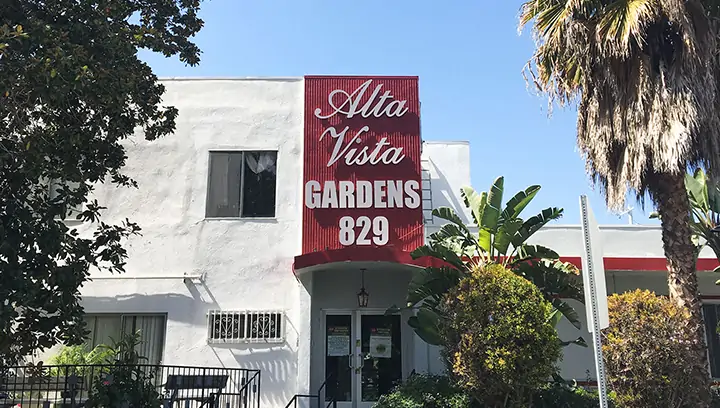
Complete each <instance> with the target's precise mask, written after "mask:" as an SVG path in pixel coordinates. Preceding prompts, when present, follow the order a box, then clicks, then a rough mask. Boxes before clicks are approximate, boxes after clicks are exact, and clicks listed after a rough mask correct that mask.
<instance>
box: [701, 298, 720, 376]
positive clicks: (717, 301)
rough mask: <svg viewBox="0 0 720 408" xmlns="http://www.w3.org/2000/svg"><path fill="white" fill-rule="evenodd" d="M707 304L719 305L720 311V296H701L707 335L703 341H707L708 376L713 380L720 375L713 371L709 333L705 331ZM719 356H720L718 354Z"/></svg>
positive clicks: (702, 313) (719, 316)
mask: <svg viewBox="0 0 720 408" xmlns="http://www.w3.org/2000/svg"><path fill="white" fill-rule="evenodd" d="M705 306H715V307H718V308H719V310H718V311H719V312H720V297H717V296H712V297H710V298H702V297H701V299H700V313H701V316H702V318H703V325H702V326H703V332H704V333H705V336H703V341H704V342H705V350H706V351H705V353H706V358H707V363H708V377H709V378H710V379H711V380H720V377H713V373H712V356H711V355H710V347H709V345H708V339H707V338H708V334H707V332H705V331H706V329H707V328H706V327H705V326H706V325H705ZM718 322H719V323H720V313H719V314H718ZM718 335H720V334H718ZM717 357H718V358H720V356H717ZM719 374H720V373H719Z"/></svg>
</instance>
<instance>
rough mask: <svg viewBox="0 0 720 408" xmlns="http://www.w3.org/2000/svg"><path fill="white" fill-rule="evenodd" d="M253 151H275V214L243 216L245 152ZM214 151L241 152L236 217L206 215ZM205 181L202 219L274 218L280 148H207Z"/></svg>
mask: <svg viewBox="0 0 720 408" xmlns="http://www.w3.org/2000/svg"><path fill="white" fill-rule="evenodd" d="M254 152H262V153H267V152H273V153H275V211H274V213H275V215H274V216H272V217H268V216H263V217H249V216H243V215H242V211H243V200H244V198H245V153H254ZM214 153H228V154H233V153H235V154H237V153H240V154H242V163H243V165H242V167H241V168H240V197H239V202H238V209H239V211H238V216H237V217H227V216H225V217H209V216H208V208H210V197H211V194H210V180H211V178H212V174H211V166H212V155H213V154H214ZM207 159H208V160H207V182H206V184H205V216H204V219H206V220H219V221H222V220H275V219H277V213H278V205H277V203H278V186H279V183H278V178H279V174H280V166H279V162H280V160H279V159H280V149H279V148H243V149H209V150H208V155H207Z"/></svg>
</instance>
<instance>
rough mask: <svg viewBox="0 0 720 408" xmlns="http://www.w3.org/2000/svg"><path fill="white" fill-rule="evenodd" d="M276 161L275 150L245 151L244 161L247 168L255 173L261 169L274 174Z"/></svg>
mask: <svg viewBox="0 0 720 408" xmlns="http://www.w3.org/2000/svg"><path fill="white" fill-rule="evenodd" d="M276 161H277V153H276V152H248V153H245V163H247V165H248V168H249V169H250V171H252V172H253V173H255V174H260V173H261V172H263V171H267V172H270V173H272V174H275V171H276V170H275V162H276Z"/></svg>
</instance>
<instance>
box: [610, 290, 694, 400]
mask: <svg viewBox="0 0 720 408" xmlns="http://www.w3.org/2000/svg"><path fill="white" fill-rule="evenodd" d="M608 310H609V314H610V327H609V328H607V329H606V330H604V333H603V354H604V360H605V370H606V372H607V378H608V381H609V383H610V388H611V389H613V390H614V391H615V393H616V404H617V406H618V408H651V407H662V408H685V407H688V408H689V407H698V406H703V404H702V399H704V396H707V389H706V388H705V387H706V384H705V383H704V382H702V381H699V380H698V379H697V376H693V372H694V370H697V369H698V367H693V366H692V364H691V363H690V362H692V361H694V356H695V353H696V351H695V350H694V347H696V345H695V342H694V339H695V338H696V335H695V334H694V333H692V329H691V328H690V327H689V326H688V325H687V321H688V319H689V317H688V312H687V311H686V310H685V309H683V308H680V307H679V306H678V305H677V304H676V303H675V302H673V301H671V300H670V299H668V298H666V297H662V296H657V295H655V294H654V293H653V292H650V291H647V290H636V291H634V292H627V293H624V294H621V295H617V294H616V295H612V296H610V297H608ZM704 406H707V405H704Z"/></svg>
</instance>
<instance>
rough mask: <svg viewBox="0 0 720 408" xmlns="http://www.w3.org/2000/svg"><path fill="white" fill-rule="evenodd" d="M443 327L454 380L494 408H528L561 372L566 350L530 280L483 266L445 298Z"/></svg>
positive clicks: (549, 309) (547, 306) (548, 308)
mask: <svg viewBox="0 0 720 408" xmlns="http://www.w3.org/2000/svg"><path fill="white" fill-rule="evenodd" d="M443 308H444V309H445V313H446V315H447V316H448V322H447V325H443V326H441V334H442V336H443V338H445V339H446V344H445V347H444V349H443V354H444V356H445V359H446V361H447V362H448V365H449V367H448V368H449V370H450V372H451V373H452V377H453V379H454V380H456V381H457V383H458V385H460V386H461V387H462V388H463V389H465V390H466V391H467V392H468V393H469V394H471V395H472V396H474V397H475V398H476V399H477V400H478V401H481V402H483V403H484V404H486V405H488V406H490V407H518V408H519V407H527V405H528V402H529V401H530V399H531V397H532V395H533V394H534V393H535V392H536V391H537V390H539V389H541V388H542V387H543V386H544V385H545V384H546V383H547V381H548V379H549V378H551V376H552V375H553V374H555V373H556V371H557V366H556V363H557V361H558V360H560V358H561V357H562V353H561V350H562V347H561V345H560V342H559V341H558V338H557V334H556V332H555V328H554V327H553V325H552V324H551V323H550V322H549V320H550V318H551V316H552V315H553V309H552V306H551V304H550V302H547V301H546V300H545V299H544V298H543V295H542V293H540V290H539V289H538V288H537V287H536V286H535V285H533V284H532V283H530V282H528V281H527V280H526V279H524V278H522V277H519V276H517V275H515V274H514V273H512V272H510V271H508V270H507V269H505V268H504V267H503V266H501V265H494V264H490V265H484V266H480V267H478V268H477V269H475V270H473V271H472V272H471V274H470V275H469V276H468V277H466V278H464V279H463V280H461V281H460V283H459V284H458V285H457V286H456V287H455V288H453V289H451V290H450V292H449V293H448V295H447V300H446V303H445V304H444V305H443Z"/></svg>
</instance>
